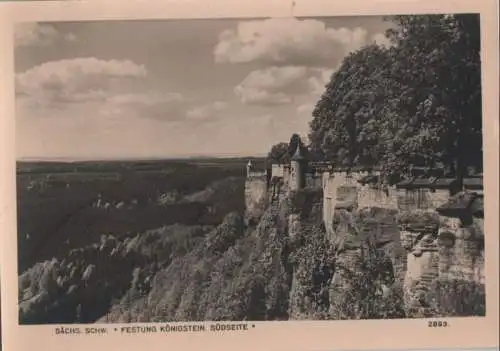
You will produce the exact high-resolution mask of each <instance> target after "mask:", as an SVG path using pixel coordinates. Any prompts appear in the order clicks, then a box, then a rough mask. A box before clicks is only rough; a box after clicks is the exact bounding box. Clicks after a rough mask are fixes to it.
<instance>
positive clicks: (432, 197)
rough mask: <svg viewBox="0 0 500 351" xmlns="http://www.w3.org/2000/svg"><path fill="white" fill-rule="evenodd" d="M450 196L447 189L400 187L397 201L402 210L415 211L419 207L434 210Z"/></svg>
mask: <svg viewBox="0 0 500 351" xmlns="http://www.w3.org/2000/svg"><path fill="white" fill-rule="evenodd" d="M449 198H450V194H449V191H448V190H447V189H436V190H435V191H431V190H430V189H425V188H418V189H409V190H406V189H398V190H397V202H398V208H399V209H400V210H401V211H413V210H417V209H421V210H432V209H435V208H438V207H439V206H441V205H442V204H444V203H445V202H446V201H448V199H449Z"/></svg>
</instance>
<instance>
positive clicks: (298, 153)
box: [292, 143, 305, 161]
mask: <svg viewBox="0 0 500 351" xmlns="http://www.w3.org/2000/svg"><path fill="white" fill-rule="evenodd" d="M304 159H305V158H304V156H303V155H302V150H301V147H300V143H297V148H296V149H295V153H294V154H293V156H292V160H294V161H300V160H304Z"/></svg>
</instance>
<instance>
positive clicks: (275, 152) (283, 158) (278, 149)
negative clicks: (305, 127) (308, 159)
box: [267, 134, 309, 164]
mask: <svg viewBox="0 0 500 351" xmlns="http://www.w3.org/2000/svg"><path fill="white" fill-rule="evenodd" d="M297 144H299V145H300V149H301V151H302V153H303V155H304V156H307V155H309V151H308V149H307V147H306V145H305V144H304V142H303V141H302V139H301V138H300V135H298V134H292V136H291V137H290V141H289V142H288V143H285V142H281V143H278V144H275V145H273V146H272V147H271V150H270V151H269V153H268V155H267V161H268V163H269V164H272V163H289V162H290V160H291V158H292V156H293V155H294V154H295V151H296V150H297Z"/></svg>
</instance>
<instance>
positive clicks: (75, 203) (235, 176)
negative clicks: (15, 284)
mask: <svg viewBox="0 0 500 351" xmlns="http://www.w3.org/2000/svg"><path fill="white" fill-rule="evenodd" d="M247 162H248V159H243V158H240V159H237V158H236V159H206V158H204V159H199V160H196V159H187V160H153V161H101V162H78V163H77V162H71V163H70V162H68V163H64V162H18V165H17V168H18V172H17V197H18V202H17V206H18V252H19V255H18V257H19V273H22V272H23V271H25V270H26V269H27V268H29V267H31V266H32V265H33V264H34V263H36V262H40V261H42V260H46V259H51V258H52V257H56V258H57V257H60V256H61V255H64V254H66V253H67V252H68V251H69V250H70V249H73V248H78V247H82V246H84V245H88V244H89V243H93V242H95V241H98V240H99V237H100V236H101V235H102V234H112V235H114V236H116V237H123V236H132V235H136V234H137V233H141V232H144V231H145V230H149V229H154V228H159V227H161V226H164V225H169V224H174V223H179V224H185V225H197V224H200V225H216V224H218V223H220V222H221V221H222V219H223V217H224V216H225V215H226V214H227V213H228V212H230V211H232V210H237V211H243V207H244V199H243V186H244V175H245V165H246V163H247ZM259 162H260V163H262V162H263V160H258V159H256V160H254V163H257V164H259ZM223 180H227V183H228V184H223V185H220V184H219V186H218V188H217V194H216V195H213V196H208V195H204V194H203V191H207V187H210V185H211V184H213V183H214V182H220V181H223ZM224 188H227V189H231V191H232V192H233V193H231V192H229V193H228V190H227V189H226V191H223V190H224ZM212 192H214V191H213V190H212ZM212 192H208V193H209V194H212ZM193 194H194V196H191V197H189V196H188V195H193ZM162 195H166V196H170V197H171V198H173V200H171V201H168V202H167V203H160V202H159V200H158V199H159V197H161V196H162ZM99 199H100V201H99ZM98 201H99V205H97V203H98Z"/></svg>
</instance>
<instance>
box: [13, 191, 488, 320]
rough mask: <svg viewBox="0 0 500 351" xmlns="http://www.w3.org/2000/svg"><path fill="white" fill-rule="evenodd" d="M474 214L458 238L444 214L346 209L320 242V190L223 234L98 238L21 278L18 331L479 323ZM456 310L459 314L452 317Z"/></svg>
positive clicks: (189, 231) (202, 231) (233, 220)
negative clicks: (192, 324) (38, 326)
mask: <svg viewBox="0 0 500 351" xmlns="http://www.w3.org/2000/svg"><path fill="white" fill-rule="evenodd" d="M469 207H470V206H469ZM466 212H467V211H466ZM469 212H470V211H469ZM477 212H478V211H475V212H474V213H476V215H475V216H476V217H474V216H472V217H473V218H472V217H471V218H472V219H470V218H469V217H467V215H464V214H463V213H462V214H461V217H460V218H462V219H461V220H462V221H464V220H466V219H464V218H466V217H467V218H469V219H470V220H469V219H467V220H468V222H466V223H467V224H464V222H460V223H462V224H460V225H458V226H456V225H455V226H454V224H453V223H456V219H453V217H452V216H451V215H450V214H449V213H447V212H446V211H444V212H442V214H439V213H438V212H425V213H398V211H396V210H392V209H385V208H376V207H368V208H355V207H354V208H353V207H351V206H349V207H348V208H337V209H336V210H335V212H334V213H333V219H332V220H331V221H329V223H332V228H331V230H328V231H327V230H326V228H325V224H324V223H325V221H324V220H323V193H322V190H321V189H317V190H310V189H303V190H299V191H297V192H292V193H289V194H287V195H286V196H282V197H281V200H280V201H274V202H271V203H270V204H269V205H268V206H267V208H264V209H262V213H261V214H260V215H257V214H256V213H255V212H254V213H252V218H254V220H253V221H248V220H247V219H248V218H246V215H241V214H239V213H237V212H233V213H229V214H227V215H226V217H225V218H224V220H223V222H222V223H221V224H220V225H218V226H182V225H172V226H166V227H163V228H160V229H158V230H154V231H148V232H146V233H142V234H140V235H137V236H135V237H132V238H127V239H116V238H114V237H111V236H103V237H102V238H101V241H100V242H99V243H95V244H93V245H90V246H87V247H85V248H82V249H77V250H72V251H71V252H70V253H69V254H68V255H67V257H65V258H63V259H60V260H55V259H54V260H51V261H46V262H43V263H39V264H36V265H35V266H34V267H32V268H31V269H29V270H28V271H26V272H25V273H24V274H23V275H22V276H21V277H20V278H19V282H20V285H19V286H20V307H19V309H20V319H21V321H22V322H25V323H63V322H66V323H69V322H92V321H100V322H131V321H138V322H159V321H194V320H287V319H366V318H400V317H412V316H420V315H422V314H423V315H426V314H432V313H434V314H436V313H438V314H442V315H455V314H460V315H464V314H466V315H481V314H482V313H484V285H482V281H481V278H480V277H481V269H482V265H483V263H482V256H481V255H482V254H481V252H482V251H481V245H480V244H481V242H482V241H481V240H482V229H481V227H480V223H481V221H480V218H479V217H478V216H477ZM467 213H468V212H467ZM450 267H454V268H450ZM453 272H460V274H459V273H453ZM450 275H451V276H452V278H449V277H450ZM445 277H448V278H445ZM450 289H451V290H450ZM481 289H483V290H481ZM481 294H482V295H481ZM457 296H458V297H460V298H457ZM450 301H451V302H453V303H452V305H453V306H451V305H450ZM454 301H455V302H454ZM456 301H461V302H463V303H465V307H463V308H462V309H461V310H457V308H458V307H457V303H456ZM447 304H448V305H449V306H448V305H447ZM481 306H483V308H482V307H481Z"/></svg>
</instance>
